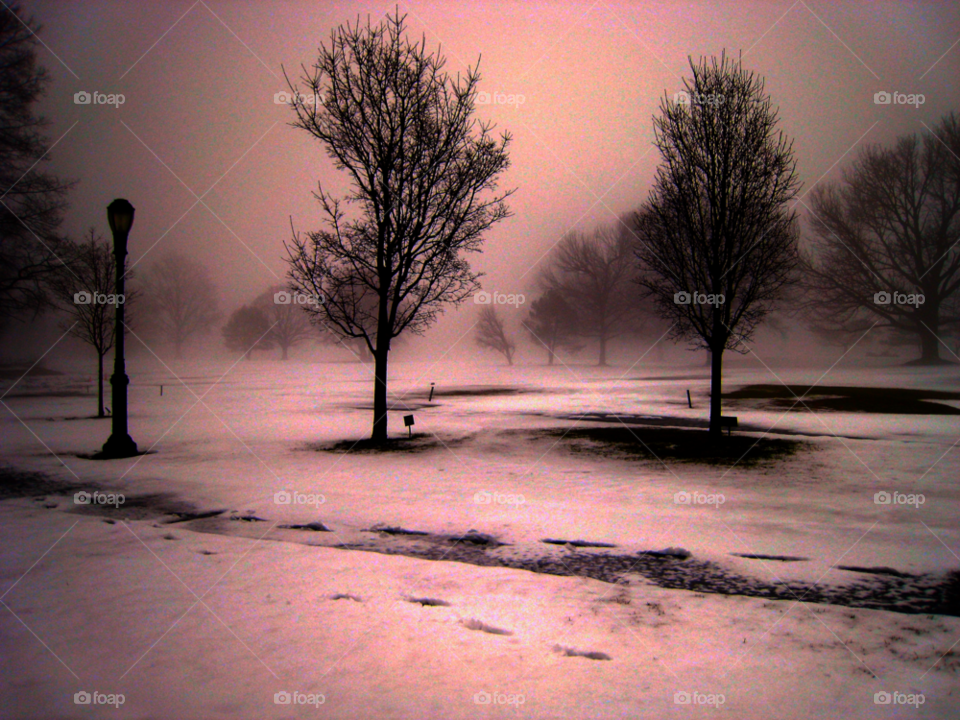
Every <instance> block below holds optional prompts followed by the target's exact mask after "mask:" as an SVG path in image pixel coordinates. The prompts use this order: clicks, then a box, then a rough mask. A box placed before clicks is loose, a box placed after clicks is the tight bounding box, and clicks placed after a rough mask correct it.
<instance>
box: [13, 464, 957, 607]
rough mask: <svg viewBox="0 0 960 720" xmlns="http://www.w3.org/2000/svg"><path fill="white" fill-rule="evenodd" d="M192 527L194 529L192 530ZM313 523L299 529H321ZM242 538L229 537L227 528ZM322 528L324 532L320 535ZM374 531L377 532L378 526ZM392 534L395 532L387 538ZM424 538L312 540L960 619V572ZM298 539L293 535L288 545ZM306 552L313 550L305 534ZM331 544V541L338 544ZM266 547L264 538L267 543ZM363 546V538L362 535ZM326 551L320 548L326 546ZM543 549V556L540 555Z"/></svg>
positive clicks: (134, 510)
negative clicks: (815, 578)
mask: <svg viewBox="0 0 960 720" xmlns="http://www.w3.org/2000/svg"><path fill="white" fill-rule="evenodd" d="M75 487H76V488H77V489H83V490H87V491H91V490H92V489H94V488H93V486H92V485H91V484H90V483H84V485H83V487H82V488H81V487H80V486H74V485H73V484H72V483H67V482H62V481H56V480H53V479H50V478H48V477H46V476H45V475H43V474H42V473H30V472H23V471H19V470H16V469H13V468H9V467H5V468H0V499H11V498H19V497H33V498H34V500H36V501H38V502H43V501H44V500H45V499H46V496H48V495H50V496H62V495H67V494H69V493H72V492H73V490H74V488H75ZM64 509H65V510H66V511H67V512H74V513H80V514H89V515H98V516H103V517H104V519H106V520H110V519H114V518H115V519H118V520H128V521H129V520H144V519H154V518H166V519H167V522H182V523H183V525H181V526H180V527H182V528H183V529H185V530H191V531H193V530H196V531H199V532H212V533H215V534H226V535H230V534H237V533H239V534H240V535H241V536H242V535H243V534H244V533H245V532H250V531H243V530H239V528H240V527H243V526H249V525H251V524H253V523H260V522H267V520H266V519H264V518H260V517H257V516H255V515H253V514H252V513H250V511H247V513H246V514H243V515H240V514H238V511H231V512H232V514H231V516H230V517H229V520H230V521H233V520H236V521H240V522H229V521H228V520H226V519H224V518H223V517H219V516H220V515H221V514H222V512H223V511H220V510H215V511H214V510H207V511H204V510H200V509H198V508H196V507H194V506H193V505H191V504H190V503H187V502H184V501H182V500H179V499H177V498H175V497H173V496H171V495H167V494H162V493H155V494H148V495H137V496H127V497H126V498H125V502H124V503H123V504H121V505H119V506H113V505H96V504H89V505H73V504H72V498H71V499H70V505H69V506H68V507H65V508H64ZM188 523H192V524H189V525H188ZM314 525H319V526H322V524H321V523H308V524H306V525H302V526H300V528H298V529H311V530H312V529H314V527H313V526H314ZM231 526H233V527H235V528H237V532H236V533H231V532H230V531H229V528H230V527H231ZM322 527H325V526H322ZM374 528H377V526H374ZM386 530H392V531H394V532H392V533H390V532H386ZM421 532H422V531H405V530H403V528H390V527H387V526H384V527H381V528H379V530H378V532H377V536H376V537H371V538H370V539H369V540H365V541H363V542H353V543H344V542H337V540H338V539H339V536H338V535H337V534H336V533H333V532H331V534H330V536H327V535H326V533H322V532H321V533H309V535H310V536H311V537H312V538H317V537H330V538H331V541H332V543H335V544H331V545H328V547H334V548H339V549H344V550H362V551H367V552H377V553H383V554H387V555H402V556H405V557H413V558H419V559H423V560H442V561H448V562H461V563H467V564H470V565H477V566H483V567H506V568H514V569H517V570H527V571H530V572H536V573H544V574H548V575H559V576H569V577H587V578H592V579H594V580H599V581H601V582H606V583H615V584H620V585H626V584H630V582H631V577H632V576H633V577H635V576H638V575H639V576H641V577H643V578H645V579H646V581H648V582H651V583H653V584H655V585H658V586H660V587H663V588H671V589H682V590H689V591H692V592H699V593H715V594H721V595H744V596H748V597H762V598H770V599H777V600H797V601H802V602H806V603H814V604H835V605H843V606H847V607H858V608H872V609H877V610H889V611H892V612H900V613H914V614H940V615H952V616H958V617H960V570H953V571H948V572H945V573H928V574H923V575H911V574H908V573H904V572H900V571H897V570H894V569H892V568H886V567H869V568H867V567H857V566H839V569H842V570H848V571H852V572H859V573H864V574H867V575H869V576H870V577H869V578H866V579H863V580H858V581H856V582H854V583H852V584H850V585H842V586H840V585H821V584H817V583H806V582H801V581H794V580H790V581H765V580H762V579H758V578H754V577H747V576H744V575H740V574H739V573H737V572H734V571H732V570H730V569H727V568H725V567H723V566H721V565H718V564H716V563H712V562H708V561H701V560H697V559H695V558H693V557H692V556H691V555H690V553H689V552H688V551H686V550H684V549H682V548H667V549H665V550H658V551H648V552H641V553H637V554H633V555H614V554H609V553H606V552H603V551H602V550H600V549H597V550H596V551H593V552H591V551H590V549H591V547H593V546H595V545H598V544H597V543H589V544H588V543H587V541H581V543H582V545H581V547H580V548H571V547H570V546H569V545H568V546H566V548H567V550H568V552H564V553H563V554H560V551H559V550H558V549H552V548H551V549H549V550H548V549H547V548H543V547H542V545H534V546H531V547H521V546H509V545H507V544H506V543H503V542H501V541H500V540H499V539H497V538H496V537H494V536H492V535H487V534H484V533H480V532H477V531H475V530H469V531H467V532H466V533H462V534H448V535H432V534H420V533H421ZM292 535H294V533H286V535H285V537H284V538H279V537H272V538H269V539H273V540H283V539H289V538H290V536H292ZM301 535H303V536H304V540H301V541H300V542H303V543H305V544H308V545H315V544H317V543H316V541H315V540H311V541H307V540H306V539H305V538H306V535H307V534H305V533H302V534H301ZM331 536H332V537H331ZM260 537H264V536H260ZM356 537H361V536H360V534H359V533H356ZM321 546H322V545H321ZM538 548H539V550H538Z"/></svg>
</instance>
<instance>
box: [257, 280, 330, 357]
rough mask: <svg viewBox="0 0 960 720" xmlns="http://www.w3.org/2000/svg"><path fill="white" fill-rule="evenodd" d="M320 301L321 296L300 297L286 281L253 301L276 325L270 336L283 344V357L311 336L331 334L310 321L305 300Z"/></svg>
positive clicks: (321, 337) (318, 336) (311, 338)
mask: <svg viewBox="0 0 960 720" xmlns="http://www.w3.org/2000/svg"><path fill="white" fill-rule="evenodd" d="M316 302H320V300H319V299H317V298H305V297H304V296H299V297H298V296H297V295H295V294H293V293H291V292H290V291H289V290H288V289H287V288H285V287H283V286H282V285H274V286H272V287H270V289H269V290H267V291H266V292H263V293H262V294H260V295H258V296H257V298H256V300H254V301H253V304H254V306H255V307H258V308H260V309H261V310H263V313H264V315H266V317H267V320H268V321H269V322H270V324H271V325H272V326H273V329H272V330H271V331H270V337H271V338H272V339H273V340H274V342H276V343H277V345H279V346H280V350H281V352H282V353H283V356H282V358H281V359H283V360H286V359H287V357H288V356H289V351H290V348H293V347H296V346H297V345H301V344H302V343H304V342H307V341H309V340H314V341H321V340H323V339H324V335H328V333H326V331H325V329H324V328H316V327H314V326H313V325H312V324H311V323H310V316H309V315H308V314H307V312H306V310H304V306H305V304H307V303H316ZM331 337H332V336H331Z"/></svg>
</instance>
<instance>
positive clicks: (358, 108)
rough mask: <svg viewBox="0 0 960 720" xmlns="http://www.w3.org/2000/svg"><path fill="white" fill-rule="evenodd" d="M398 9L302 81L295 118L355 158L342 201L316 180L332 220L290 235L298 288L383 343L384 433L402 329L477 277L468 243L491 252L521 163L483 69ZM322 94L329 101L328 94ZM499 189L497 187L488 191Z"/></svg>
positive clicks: (382, 434) (345, 158)
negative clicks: (485, 93) (450, 59)
mask: <svg viewBox="0 0 960 720" xmlns="http://www.w3.org/2000/svg"><path fill="white" fill-rule="evenodd" d="M404 23H405V17H403V16H400V14H399V11H397V14H396V15H395V16H393V17H388V18H387V20H386V21H385V23H381V24H380V25H377V26H372V25H371V24H370V22H369V20H368V21H367V25H366V27H361V25H360V21H359V20H358V21H357V24H356V26H355V27H350V26H349V25H348V26H346V27H344V26H341V27H339V28H337V29H336V30H334V31H333V33H332V36H331V39H330V45H329V46H328V47H321V49H320V55H319V57H318V59H317V61H316V63H315V64H314V66H313V70H312V72H311V71H308V70H307V69H306V68H303V72H304V76H303V78H302V80H303V82H304V83H305V85H306V93H304V94H300V92H299V91H298V90H297V88H296V87H294V85H293V84H292V83H291V84H290V87H291V91H292V92H294V93H295V99H294V100H293V101H292V103H291V104H292V106H293V109H294V110H295V112H296V115H297V121H296V122H295V123H294V124H293V125H294V127H297V128H300V129H303V130H305V131H307V132H308V133H310V134H311V135H313V136H314V137H315V138H317V139H318V140H319V141H320V142H321V143H322V144H323V145H324V147H325V148H326V150H327V154H328V155H329V156H330V158H331V159H332V160H333V163H334V166H335V167H336V168H338V169H340V170H344V171H345V172H346V174H347V177H348V179H349V182H350V185H351V190H350V193H349V194H348V196H347V202H348V203H349V204H350V205H351V206H352V207H354V208H356V210H357V215H355V216H354V217H353V218H352V219H347V218H346V217H345V215H344V213H343V211H342V210H341V204H340V201H338V200H335V199H333V198H332V197H331V196H330V195H329V194H328V193H326V192H325V191H324V190H323V189H322V188H319V192H317V193H315V197H316V198H317V199H318V200H319V202H320V204H321V207H322V209H323V213H324V216H325V221H326V226H327V227H326V229H324V230H321V231H318V232H310V233H307V239H301V238H300V236H299V234H298V233H296V232H294V236H293V240H292V243H291V244H290V245H288V246H287V250H288V253H289V261H290V278H291V282H292V286H293V288H294V289H296V290H298V291H301V292H304V293H305V294H308V295H317V296H320V295H322V296H323V298H324V303H323V304H322V305H320V306H319V307H317V308H316V309H315V310H314V311H315V312H317V313H318V314H321V315H322V316H323V318H324V320H325V321H326V322H327V323H328V324H329V325H330V327H331V329H333V330H334V331H335V332H336V333H338V334H339V335H340V336H341V337H343V338H362V339H363V340H364V341H365V342H366V344H367V347H368V348H369V349H370V352H371V353H372V354H373V356H374V363H375V372H374V375H375V380H374V398H373V406H374V410H373V413H374V417H373V431H372V439H373V440H374V441H375V442H382V441H384V440H386V439H387V359H388V354H389V352H390V343H391V341H392V340H393V339H394V338H396V337H397V336H399V335H400V334H401V333H403V332H404V331H407V330H409V331H410V332H413V333H416V334H419V333H422V332H423V331H424V330H425V329H426V328H427V327H429V326H430V325H431V324H432V323H433V321H434V320H435V319H436V317H437V315H438V313H440V312H441V310H442V308H443V306H444V305H445V304H448V303H449V304H453V305H458V304H460V303H461V302H463V301H464V299H466V298H467V297H468V296H469V295H470V294H471V293H473V292H475V291H476V290H477V288H478V285H477V282H476V281H477V278H478V277H479V276H478V275H476V274H475V273H473V272H471V270H470V266H469V264H468V263H467V261H466V260H465V259H464V258H463V257H462V253H466V252H479V251H480V249H481V245H482V241H483V238H482V235H483V233H484V232H485V231H486V230H487V229H488V228H489V227H490V226H491V225H493V224H494V223H496V222H498V221H500V220H502V219H504V218H506V217H508V215H509V211H508V210H507V206H506V204H505V202H504V201H505V199H506V198H507V196H508V195H509V194H510V193H509V192H503V193H500V194H496V187H497V177H498V176H499V175H500V173H501V172H502V171H503V170H505V169H506V168H507V167H508V165H509V160H508V157H507V152H506V149H507V145H508V144H509V142H510V137H509V135H507V134H503V135H502V136H500V138H499V139H495V138H494V137H492V136H491V131H492V126H491V125H489V124H485V123H483V122H480V121H478V120H476V119H475V118H474V117H473V114H474V104H475V101H476V96H477V83H478V82H479V81H480V76H479V74H478V73H477V71H476V70H475V69H470V70H468V71H467V73H466V75H458V76H457V77H456V78H455V79H454V78H451V77H450V76H449V75H447V74H446V73H445V72H444V70H443V68H444V65H445V61H444V59H443V58H442V57H441V56H439V53H438V54H437V55H433V54H428V53H427V50H426V38H424V39H423V40H422V41H421V42H420V43H419V44H413V43H411V42H410V41H409V40H408V39H407V38H406V37H405V27H404ZM318 98H322V102H317V101H316V100H317V99H318ZM488 191H493V193H494V194H493V195H492V196H488V195H487V192H488Z"/></svg>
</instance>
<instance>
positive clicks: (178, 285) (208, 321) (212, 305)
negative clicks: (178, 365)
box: [140, 253, 221, 360]
mask: <svg viewBox="0 0 960 720" xmlns="http://www.w3.org/2000/svg"><path fill="white" fill-rule="evenodd" d="M142 288H143V303H142V305H141V313H140V314H141V317H142V322H143V325H144V330H145V331H146V332H147V333H148V334H149V335H153V336H154V337H157V338H159V339H160V340H162V341H163V342H167V343H170V344H171V345H173V348H174V351H175V352H176V356H177V359H178V360H179V359H180V358H182V357H183V348H184V345H186V343H187V341H188V340H190V339H191V338H192V337H194V336H196V335H198V334H201V333H203V332H206V331H208V330H209V329H210V328H211V327H213V326H214V325H215V324H216V323H217V322H218V321H219V319H220V317H221V316H220V310H219V306H218V302H217V291H216V288H215V286H214V284H213V280H211V279H210V273H209V271H208V270H207V268H206V266H205V265H203V263H201V262H199V261H198V260H194V259H193V258H190V257H188V256H186V255H182V254H179V253H171V254H169V255H165V256H163V257H162V258H160V259H159V260H157V261H156V262H155V263H154V264H153V265H151V266H150V267H149V268H148V269H147V271H146V272H145V273H144V279H143V284H142Z"/></svg>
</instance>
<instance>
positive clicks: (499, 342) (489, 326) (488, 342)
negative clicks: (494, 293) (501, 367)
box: [475, 305, 517, 365]
mask: <svg viewBox="0 0 960 720" xmlns="http://www.w3.org/2000/svg"><path fill="white" fill-rule="evenodd" d="M475 340H476V343H477V345H479V346H480V347H482V348H487V349H489V350H494V351H496V352H498V353H500V354H501V355H503V356H504V357H505V358H506V359H507V365H513V354H514V353H515V352H516V351H517V346H516V344H515V343H514V342H513V341H512V340H510V338H508V337H507V331H506V327H505V325H504V322H503V318H502V317H500V315H499V313H497V311H496V309H495V308H494V307H493V306H492V305H484V306H483V307H481V308H480V320H479V322H478V323H477V334H476V338H475Z"/></svg>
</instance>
